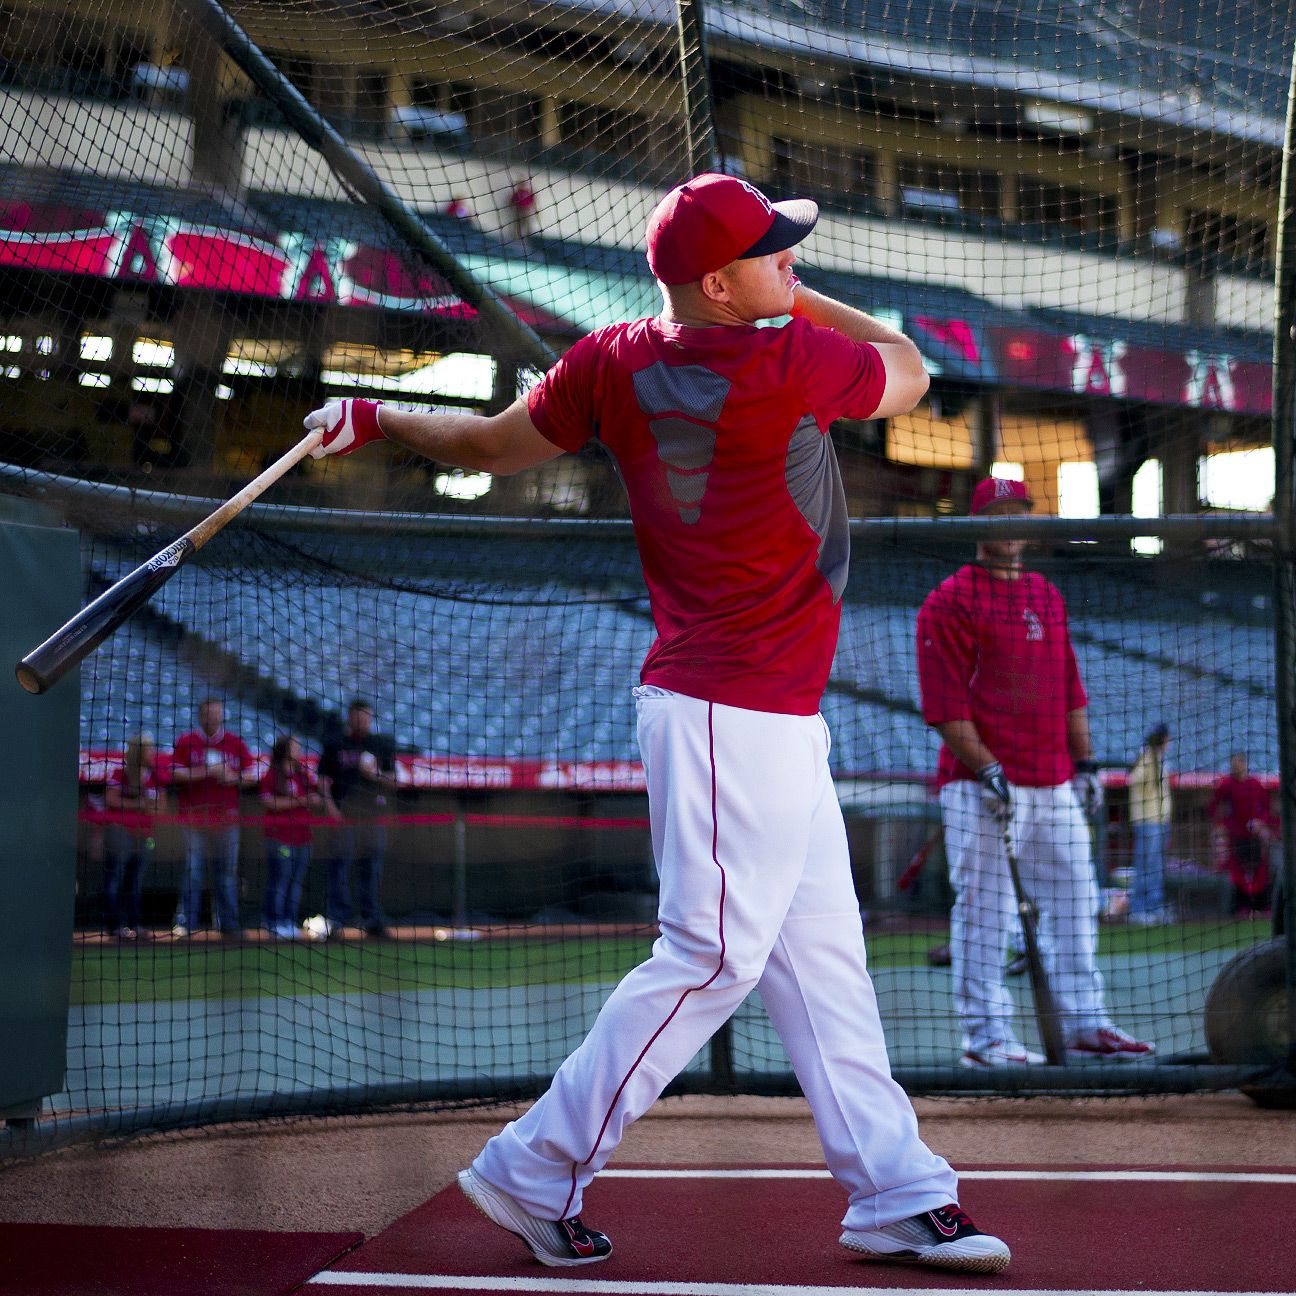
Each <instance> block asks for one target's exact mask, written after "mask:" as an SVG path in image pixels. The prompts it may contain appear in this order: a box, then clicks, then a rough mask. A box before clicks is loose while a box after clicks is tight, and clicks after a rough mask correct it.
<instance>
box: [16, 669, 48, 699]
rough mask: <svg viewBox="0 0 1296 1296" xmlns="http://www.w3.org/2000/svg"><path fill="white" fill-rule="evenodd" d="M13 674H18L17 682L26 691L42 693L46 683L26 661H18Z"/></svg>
mask: <svg viewBox="0 0 1296 1296" xmlns="http://www.w3.org/2000/svg"><path fill="white" fill-rule="evenodd" d="M14 674H15V675H17V676H18V683H19V684H21V685H22V686H23V688H25V689H26V690H27V692H28V693H44V692H45V688H46V684H45V681H44V679H42V678H41V676H39V675H38V674H37V673H36V672H35V671H34V670H32V668H31V667H30V666H28V665H27V663H26V662H19V663H18V665H17V666H15V667H14Z"/></svg>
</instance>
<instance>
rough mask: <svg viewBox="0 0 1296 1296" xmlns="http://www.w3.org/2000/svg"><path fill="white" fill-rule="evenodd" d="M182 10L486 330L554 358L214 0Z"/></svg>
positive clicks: (539, 362) (548, 360)
mask: <svg viewBox="0 0 1296 1296" xmlns="http://www.w3.org/2000/svg"><path fill="white" fill-rule="evenodd" d="M186 4H187V8H188V10H189V12H190V13H191V14H192V16H193V18H194V21H195V22H197V23H198V24H199V25H200V26H201V27H202V28H203V30H204V31H206V32H207V34H208V35H209V36H210V37H211V38H212V40H214V41H215V42H216V44H217V46H218V47H219V48H220V49H221V50H223V51H224V53H225V54H226V55H227V56H228V57H229V58H230V59H231V60H232V61H233V62H234V63H235V64H236V65H237V66H238V67H239V68H240V69H242V71H243V72H244V74H245V75H246V76H247V77H248V79H249V80H250V81H251V82H252V84H253V85H254V86H256V88H257V89H258V90H260V91H261V93H262V94H263V95H265V96H266V98H267V99H269V100H270V102H271V103H272V104H274V106H275V107H276V108H277V109H278V110H279V111H280V112H281V113H282V114H283V116H284V119H285V120H286V121H287V122H288V124H289V125H290V126H292V127H293V129H294V130H296V131H297V133H298V134H299V135H300V136H301V137H302V139H303V140H305V141H306V143H307V144H309V145H310V146H311V148H313V149H314V150H315V151H316V152H317V153H319V155H320V156H321V157H322V158H323V159H324V161H325V162H327V163H328V165H329V166H330V167H331V168H332V169H333V171H334V172H335V173H336V175H337V176H338V177H339V179H341V180H342V181H343V183H344V184H345V185H346V186H347V187H348V188H349V189H350V191H351V192H352V194H353V195H354V196H355V197H357V198H359V199H361V200H363V201H364V202H366V203H368V204H369V205H370V206H372V207H373V208H374V209H375V210H376V211H378V212H380V213H381V214H382V216H383V217H384V218H385V219H386V221H387V223H388V224H389V225H390V226H391V227H392V229H393V230H394V231H395V232H396V234H397V235H398V236H399V237H400V238H401V239H403V240H404V241H405V242H406V244H408V245H409V246H410V247H411V248H413V249H415V250H416V251H417V252H418V253H419V254H420V255H421V256H423V257H425V258H426V259H427V261H428V262H429V263H431V264H432V265H434V266H435V267H436V268H437V270H438V271H440V273H441V274H442V275H443V276H444V277H445V279H446V281H447V282H448V283H449V284H450V286H451V287H452V288H453V289H454V290H455V292H457V293H458V294H459V296H460V297H462V298H463V300H464V301H466V302H467V303H468V305H470V306H472V307H473V308H474V309H475V310H476V311H477V313H478V314H479V315H480V316H481V317H482V319H483V321H484V322H485V323H486V324H487V326H488V327H490V328H491V329H493V330H494V331H495V332H496V333H497V334H498V335H499V336H500V337H502V338H504V339H506V340H507V342H508V343H509V344H510V345H511V347H512V348H513V349H514V351H515V352H516V354H517V355H518V357H519V358H520V359H522V360H523V361H525V363H527V364H529V365H533V366H534V367H535V368H537V369H548V368H549V367H550V366H551V365H552V364H553V363H554V361H555V360H556V359H557V357H556V356H555V355H554V353H553V352H552V351H551V350H550V349H549V347H548V346H547V345H546V343H545V342H544V340H543V339H542V338H541V337H540V335H539V334H538V333H536V332H535V331H534V330H533V329H532V328H531V327H530V326H529V325H527V324H525V323H524V322H523V321H522V320H520V319H518V317H517V316H516V315H515V314H514V313H513V312H512V311H511V310H509V308H508V307H507V306H506V305H505V304H504V303H503V302H502V301H501V300H500V298H499V297H498V296H496V294H495V293H494V292H493V291H492V290H491V289H490V288H489V287H488V286H487V285H486V284H484V283H482V282H481V281H480V280H478V279H476V278H475V277H474V276H473V275H472V274H471V273H470V272H469V271H468V270H467V269H466V268H465V267H464V266H463V265H462V264H461V263H460V261H459V259H458V258H457V257H456V256H455V255H454V253H453V252H452V251H451V250H450V248H449V247H448V246H447V245H446V244H445V243H444V242H443V241H442V240H441V239H440V238H438V237H437V236H436V234H434V233H433V232H432V230H430V229H429V228H428V227H427V225H426V224H425V223H424V222H423V220H422V219H421V218H420V217H419V216H418V214H417V213H416V212H415V211H414V210H413V209H412V208H411V207H409V206H408V205H407V204H406V203H404V202H402V201H401V199H400V198H399V197H397V195H396V193H395V191H394V190H393V189H392V188H391V187H390V186H389V185H387V184H386V183H385V182H384V181H383V180H382V178H381V177H380V176H379V175H378V173H377V172H376V171H375V170H374V169H373V168H372V167H371V166H370V165H369V164H368V163H367V162H366V161H364V159H363V158H361V157H360V155H359V154H358V153H356V152H355V150H354V149H352V148H351V146H350V145H349V144H348V143H347V142H346V140H344V139H343V138H342V136H341V135H339V134H338V132H337V131H336V130H335V129H334V128H333V127H332V126H331V125H330V124H329V123H328V122H327V121H326V120H325V119H324V117H323V116H322V115H321V114H320V113H319V111H318V110H317V109H316V108H315V107H313V106H312V104H311V103H310V102H309V101H308V100H307V99H306V98H305V96H303V95H302V93H301V91H299V90H298V89H297V87H296V86H295V85H293V83H292V82H291V81H289V80H288V78H287V77H286V76H284V74H283V73H282V72H280V71H279V69H278V68H277V67H275V65H274V63H273V62H272V61H271V60H270V59H269V58H268V57H267V56H266V54H265V53H264V51H263V50H262V49H261V47H260V46H259V45H257V44H256V42H255V41H254V40H253V39H252V38H251V37H250V36H249V35H248V34H247V32H245V31H244V30H243V29H242V28H241V27H240V26H239V25H238V23H236V22H235V21H234V19H233V18H232V17H231V16H230V15H229V14H228V13H227V12H226V11H225V9H224V8H223V7H222V6H221V4H220V3H219V0H186Z"/></svg>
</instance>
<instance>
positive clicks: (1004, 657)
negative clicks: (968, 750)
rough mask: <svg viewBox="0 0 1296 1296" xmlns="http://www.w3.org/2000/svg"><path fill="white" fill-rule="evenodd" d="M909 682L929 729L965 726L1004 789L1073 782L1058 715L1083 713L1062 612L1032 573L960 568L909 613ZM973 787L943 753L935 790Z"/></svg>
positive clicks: (1058, 600) (1053, 593)
mask: <svg viewBox="0 0 1296 1296" xmlns="http://www.w3.org/2000/svg"><path fill="white" fill-rule="evenodd" d="M918 682H919V687H920V689H921V692H922V713H923V719H924V720H926V721H927V723H928V724H931V725H937V724H945V723H946V722H948V721H951V720H971V721H972V723H973V724H974V725H976V729H977V732H978V733H979V734H980V735H981V740H982V741H983V742H984V743H985V745H986V746H987V747H989V748H990V750H991V751H992V752H994V754H995V757H996V758H997V759H998V760H999V761H1000V762H1001V763H1002V765H1003V767H1004V773H1005V774H1006V775H1007V776H1008V781H1009V782H1010V783H1019V784H1021V785H1022V786H1023V787H1055V786H1056V785H1057V784H1059V783H1065V782H1066V781H1067V780H1068V779H1069V778H1070V777H1071V776H1072V774H1073V773H1074V772H1075V769H1074V766H1073V764H1072V760H1071V752H1070V748H1069V746H1068V743H1067V720H1066V718H1067V713H1068V712H1070V711H1075V710H1078V709H1079V708H1080V707H1083V706H1086V705H1087V704H1088V701H1089V699H1088V697H1087V696H1086V695H1085V691H1084V685H1083V684H1082V683H1081V682H1080V671H1079V668H1078V667H1077V666H1076V659H1075V652H1074V650H1073V649H1072V647H1071V633H1070V630H1069V629H1068V626H1067V613H1066V605H1065V603H1063V601H1062V595H1061V594H1059V593H1058V591H1057V589H1056V587H1055V586H1053V585H1052V584H1051V583H1050V582H1049V581H1047V580H1045V579H1044V577H1043V576H1040V575H1039V574H1038V573H1037V572H1023V573H1022V575H1021V577H1020V578H1019V579H1018V580H1003V579H1000V578H998V577H994V576H991V575H990V573H989V572H988V571H986V570H985V569H984V568H983V567H977V566H973V565H969V566H967V567H963V568H961V569H960V570H959V571H957V572H955V573H954V575H953V576H950V577H949V578H948V579H946V580H944V581H942V582H941V584H940V585H938V586H937V587H936V588H935V589H934V590H933V591H932V592H931V593H930V594H929V595H928V596H927V598H926V599H925V600H924V602H923V605H922V608H921V609H920V610H919V612H918ZM973 777H975V775H974V773H973V771H972V770H970V769H968V767H967V766H966V765H964V764H963V763H962V762H961V761H959V760H957V759H956V758H955V756H954V754H953V752H951V751H950V750H949V748H948V747H946V746H944V745H942V746H941V751H940V760H939V764H938V766H937V779H936V781H937V784H938V785H940V786H944V785H945V784H946V783H949V782H951V781H952V780H954V779H968V778H973Z"/></svg>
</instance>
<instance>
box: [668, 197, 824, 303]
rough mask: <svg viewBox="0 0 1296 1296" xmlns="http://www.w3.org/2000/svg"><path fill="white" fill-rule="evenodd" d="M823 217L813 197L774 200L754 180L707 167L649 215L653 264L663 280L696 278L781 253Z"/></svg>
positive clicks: (799, 239)
mask: <svg viewBox="0 0 1296 1296" xmlns="http://www.w3.org/2000/svg"><path fill="white" fill-rule="evenodd" d="M818 219H819V204H818V203H816V202H812V201H811V200H810V199H809V198H791V199H789V200H788V201H786V202H777V203H772V202H770V200H769V199H768V198H766V197H765V195H764V194H763V193H761V191H760V190H759V189H757V188H756V187H755V186H754V185H750V184H748V183H747V181H746V180H739V179H737V178H736V177H735V176H727V175H716V174H715V173H714V172H707V173H705V174H703V175H699V176H694V177H693V179H692V180H688V181H686V182H685V183H684V184H682V185H677V186H676V187H675V188H674V189H672V190H671V191H670V193H668V194H667V195H666V197H665V198H663V199H662V200H661V202H659V203H658V204H657V206H656V208H655V210H654V211H653V214H652V216H651V217H649V219H648V230H647V234H646V240H647V243H648V266H649V268H650V269H651V270H652V272H653V274H654V275H655V276H656V277H657V278H658V279H659V280H660V281H661V282H662V283H664V284H686V283H696V282H697V281H698V280H699V279H701V278H702V276H703V275H705V274H709V273H710V272H711V271H712V270H719V269H720V268H721V267H722V266H727V265H728V264H729V262H730V261H744V260H746V259H747V258H749V257H758V256H765V255H766V254H767V253H769V252H782V251H783V249H784V248H790V247H792V246H793V245H794V244H797V243H800V242H801V240H802V239H803V238H805V236H806V235H807V234H809V233H810V231H811V230H812V229H814V226H815V221H817V220H818Z"/></svg>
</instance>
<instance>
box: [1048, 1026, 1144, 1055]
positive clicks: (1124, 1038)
mask: <svg viewBox="0 0 1296 1296" xmlns="http://www.w3.org/2000/svg"><path fill="white" fill-rule="evenodd" d="M1067 1052H1068V1053H1074V1054H1075V1055H1076V1056H1077V1057H1096V1058H1106V1059H1108V1060H1109V1061H1112V1062H1134V1061H1137V1060H1138V1059H1139V1058H1150V1057H1151V1056H1152V1054H1153V1053H1155V1052H1156V1045H1155V1044H1150V1043H1149V1042H1148V1041H1147V1040H1140V1039H1135V1038H1134V1036H1133V1035H1127V1034H1126V1033H1125V1032H1124V1031H1123V1030H1118V1029H1117V1028H1116V1027H1115V1026H1099V1027H1098V1029H1097V1030H1091V1031H1087V1032H1086V1033H1085V1034H1083V1035H1078V1036H1076V1038H1075V1039H1073V1040H1072V1041H1071V1043H1070V1044H1069V1045H1068V1046H1067Z"/></svg>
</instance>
